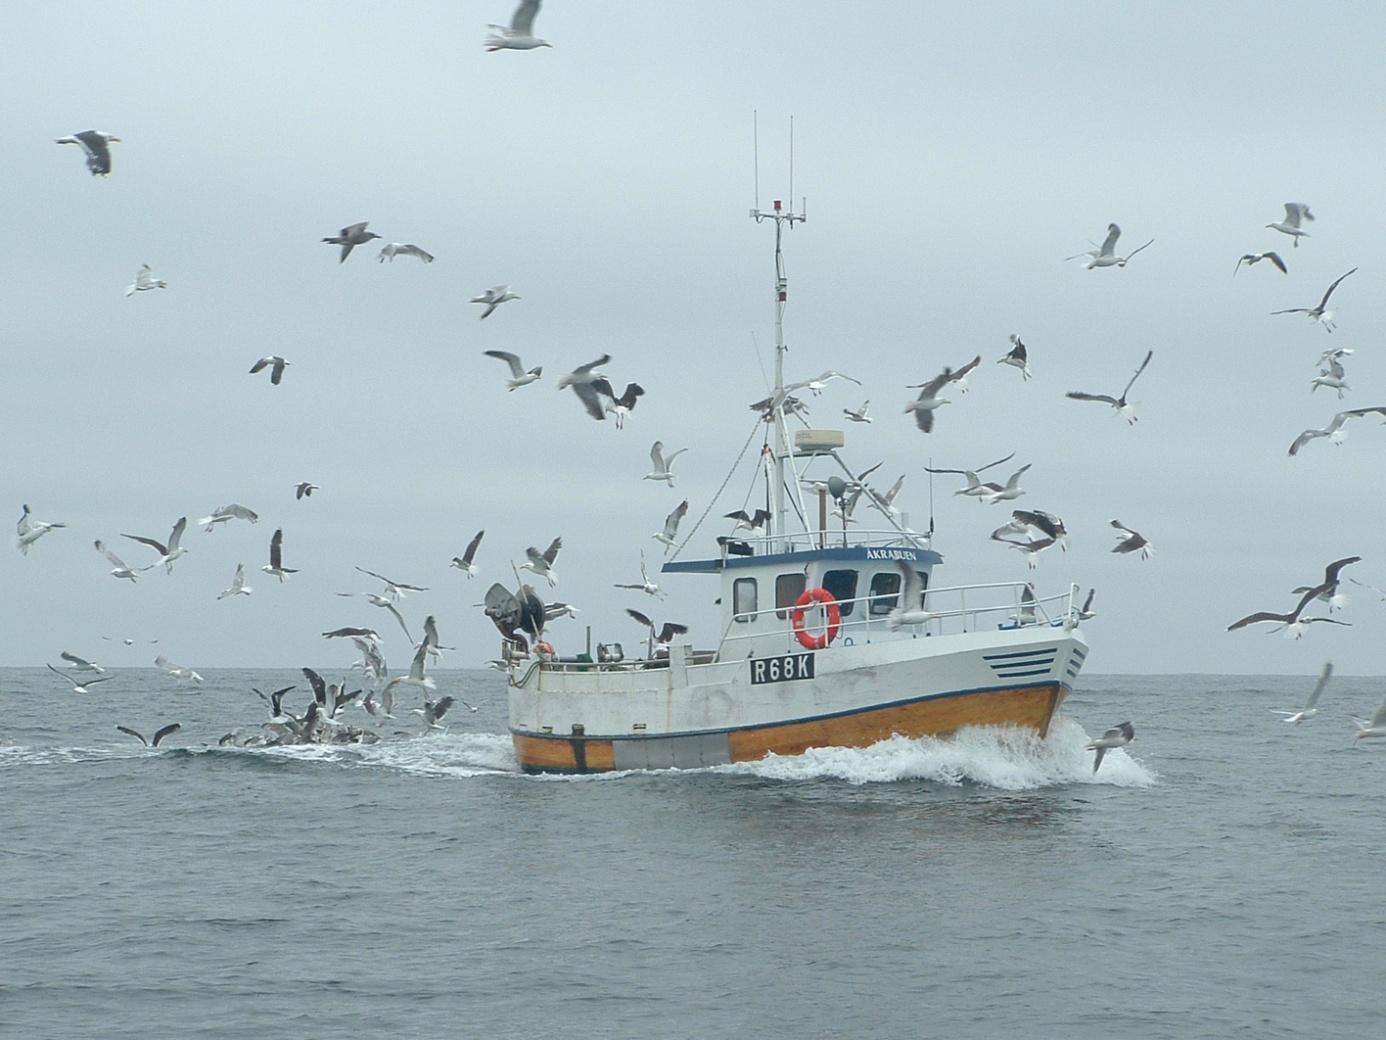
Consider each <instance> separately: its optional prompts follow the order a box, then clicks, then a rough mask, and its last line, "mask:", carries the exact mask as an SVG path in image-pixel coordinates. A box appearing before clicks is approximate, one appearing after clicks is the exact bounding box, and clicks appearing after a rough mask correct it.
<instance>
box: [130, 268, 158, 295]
mask: <svg viewBox="0 0 1386 1040" xmlns="http://www.w3.org/2000/svg"><path fill="white" fill-rule="evenodd" d="M167 288H168V282H166V281H164V280H163V279H162V278H155V277H154V272H153V271H151V270H150V269H149V265H148V264H144V265H143V266H141V267H140V269H139V270H138V271H136V272H135V280H134V281H133V282H131V283H130V285H129V287H128V288H127V289H126V290H125V295H126V296H134V295H135V293H137V292H148V291H149V290H150V289H167Z"/></svg>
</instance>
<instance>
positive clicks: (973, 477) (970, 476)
mask: <svg viewBox="0 0 1386 1040" xmlns="http://www.w3.org/2000/svg"><path fill="white" fill-rule="evenodd" d="M1013 458H1015V452H1011V453H1010V454H1009V455H1006V456H1004V457H1003V458H999V459H996V460H995V461H993V462H988V463H987V464H986V465H985V466H977V467H976V468H975V469H944V468H942V467H939V468H934V467H932V466H925V467H924V472H925V473H958V474H961V475H962V476H963V477H964V478H966V480H967V487H965V488H962V489H961V490H959V491H954V492H953V494H955V495H977V494H979V493H980V492H979V491H978V488H981V487H983V486H984V485H983V484H982V482H981V481H980V480H979V479H978V477H977V474H978V473H985V472H986V471H987V470H989V469H991V468H992V467H993V466H999V465H1001V463H1003V462H1009V461H1010V460H1011V459H1013ZM1027 468H1028V467H1027ZM990 486H991V487H994V488H996V489H998V490H999V489H1000V485H999V484H993V485H990Z"/></svg>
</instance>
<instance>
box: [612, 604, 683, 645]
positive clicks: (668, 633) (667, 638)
mask: <svg viewBox="0 0 1386 1040" xmlns="http://www.w3.org/2000/svg"><path fill="white" fill-rule="evenodd" d="M626 613H627V614H629V615H630V616H631V617H632V618H634V619H635V620H636V621H638V622H639V623H640V624H642V625H644V626H645V627H646V628H648V629H649V630H650V643H651V646H650V651H651V654H652V655H653V653H654V652H655V651H658V650H667V649H668V648H669V644H670V643H671V642H672V641H673V639H674V637H675V636H681V635H683V634H684V633H686V632H687V631H688V626H687V625H680V624H677V623H676V622H673V621H666V622H664V627H663V628H661V629H660V630H659V632H658V633H657V634H656V632H655V623H654V622H653V621H651V620H650V619H649V618H648V617H646V616H645V615H644V614H642V613H640V611H638V610H631V608H630V607H627V608H626Z"/></svg>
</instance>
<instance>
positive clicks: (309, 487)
mask: <svg viewBox="0 0 1386 1040" xmlns="http://www.w3.org/2000/svg"><path fill="white" fill-rule="evenodd" d="M320 490H322V489H321V488H319V487H318V485H316V484H314V483H313V482H312V481H311V480H300V481H299V482H298V483H297V484H295V485H294V498H295V499H299V498H311V497H312V496H313V492H314V491H320Z"/></svg>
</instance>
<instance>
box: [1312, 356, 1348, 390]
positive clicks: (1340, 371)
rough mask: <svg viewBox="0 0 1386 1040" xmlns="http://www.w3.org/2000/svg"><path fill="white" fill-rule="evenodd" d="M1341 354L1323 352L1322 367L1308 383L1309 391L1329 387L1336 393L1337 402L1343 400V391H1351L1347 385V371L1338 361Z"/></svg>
mask: <svg viewBox="0 0 1386 1040" xmlns="http://www.w3.org/2000/svg"><path fill="white" fill-rule="evenodd" d="M1342 353H1343V352H1341V351H1325V352H1324V356H1323V359H1322V364H1323V367H1322V368H1321V369H1320V370H1319V374H1318V375H1316V376H1315V377H1314V378H1313V380H1312V381H1311V383H1310V386H1309V390H1310V392H1313V391H1314V390H1317V389H1318V388H1319V387H1321V386H1326V387H1329V388H1330V389H1333V390H1337V391H1338V400H1340V401H1341V400H1342V399H1343V391H1344V390H1351V389H1352V387H1350V386H1348V384H1347V370H1346V369H1345V368H1343V363H1342V361H1340V360H1339V357H1340V356H1341V354H1342Z"/></svg>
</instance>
